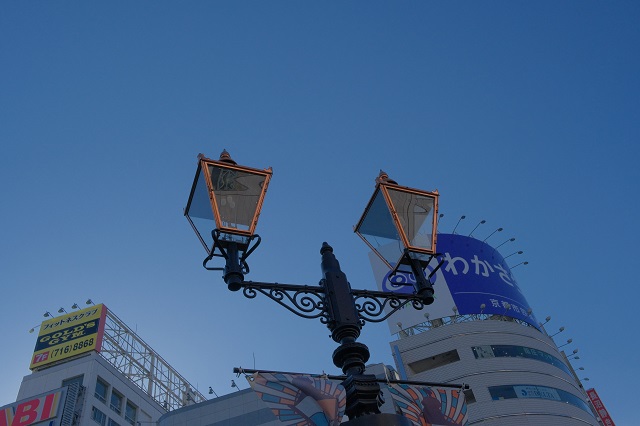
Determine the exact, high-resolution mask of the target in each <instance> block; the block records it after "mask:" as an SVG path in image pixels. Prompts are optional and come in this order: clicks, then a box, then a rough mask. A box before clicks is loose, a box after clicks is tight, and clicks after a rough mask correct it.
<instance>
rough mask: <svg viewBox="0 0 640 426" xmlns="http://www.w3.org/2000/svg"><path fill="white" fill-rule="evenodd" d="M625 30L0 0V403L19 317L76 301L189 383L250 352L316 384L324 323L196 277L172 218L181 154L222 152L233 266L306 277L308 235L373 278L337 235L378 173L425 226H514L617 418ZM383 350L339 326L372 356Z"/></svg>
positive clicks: (625, 333) (627, 217)
mask: <svg viewBox="0 0 640 426" xmlns="http://www.w3.org/2000/svg"><path fill="white" fill-rule="evenodd" d="M638 22H640V3H638V2H635V1H618V2H602V1H588V0H580V1H563V2H556V1H539V2H524V1H485V2H427V1H420V2H417V1H405V2H377V1H366V2H365V1H351V2H295V1H287V2H284V1H279V2H259V1H256V2H242V1H234V2H221V1H219V2H205V1H193V2H166V1H154V2H123V1H110V2H79V1H69V2H53V1H51V2H44V1H42V2H2V4H1V5H0V188H1V190H0V194H1V196H2V203H1V209H0V220H1V223H2V224H3V226H2V231H1V233H0V288H1V289H2V293H1V294H2V297H0V312H1V314H0V318H2V321H0V336H2V338H3V339H4V340H3V342H4V343H3V344H2V345H1V347H2V351H1V352H0V361H1V362H0V365H1V366H2V367H1V370H0V371H1V372H2V380H1V382H0V383H1V384H0V405H4V404H6V403H9V402H12V401H14V400H15V397H16V394H17V391H18V388H19V385H20V381H21V378H22V376H24V375H26V374H28V373H29V370H28V366H29V360H30V356H31V352H32V350H33V347H34V344H35V335H34V334H29V333H28V330H29V329H30V328H31V327H33V326H35V325H37V324H39V323H40V321H42V320H43V318H42V314H43V312H45V311H51V312H55V311H57V309H58V308H59V307H61V306H62V307H65V308H66V309H67V310H69V309H70V307H71V305H72V304H73V303H74V302H76V303H80V304H82V303H83V302H84V301H85V300H86V299H87V298H92V299H93V300H94V301H95V302H96V303H98V302H103V303H105V304H106V305H107V306H108V307H109V308H110V309H112V310H113V312H115V313H116V315H118V316H119V317H120V318H121V319H122V320H124V321H125V322H126V323H127V324H129V325H130V326H131V327H132V328H134V329H137V331H138V333H139V334H140V336H142V338H143V339H144V340H145V341H146V342H148V343H149V344H150V345H151V346H152V347H153V348H154V349H156V350H157V351H158V352H159V353H160V354H161V355H162V356H163V357H164V358H165V359H166V360H167V361H168V362H169V363H171V364H172V365H173V366H174V367H175V368H176V369H177V370H178V371H179V372H181V373H182V374H183V375H184V376H185V377H186V378H187V379H188V380H189V381H191V382H192V383H193V384H197V385H198V387H199V389H200V391H201V392H203V393H206V390H207V389H208V387H209V386H212V387H213V389H214V390H215V391H216V392H217V393H218V394H219V395H220V394H224V393H228V392H231V391H232V389H231V387H230V383H231V379H232V378H234V376H233V373H232V368H233V367H236V366H243V367H248V368H250V367H253V366H254V357H255V366H256V367H257V368H261V369H274V370H278V369H279V370H289V371H302V372H322V371H323V370H324V371H326V372H329V373H337V371H336V369H335V367H333V364H332V362H331V353H332V352H333V350H334V348H335V347H336V345H335V344H334V343H333V341H332V340H331V339H330V338H329V337H328V334H329V331H328V330H327V329H326V327H325V326H323V325H322V324H320V323H319V322H318V321H309V320H303V319H299V318H298V317H295V316H293V315H292V314H290V313H289V312H287V311H285V310H284V309H282V308H280V307H279V306H277V305H276V304H275V303H273V302H271V301H269V300H266V299H255V300H248V299H245V298H243V297H242V296H241V295H240V294H231V293H229V292H228V291H227V290H226V286H225V285H224V283H223V282H222V280H221V278H220V274H219V273H217V272H207V271H205V270H204V269H203V268H202V266H201V262H202V259H203V258H204V256H205V252H204V250H203V249H202V247H201V246H200V244H199V242H198V241H197V239H196V237H195V234H193V232H192V230H191V228H190V226H189V224H188V223H187V221H186V220H185V219H184V217H183V216H182V209H183V207H184V205H185V203H186V200H187V196H188V192H189V189H190V186H191V183H192V179H193V175H194V173H195V169H196V156H197V154H198V153H200V152H202V153H204V154H206V155H207V156H209V157H211V158H217V156H218V155H219V154H220V152H221V151H222V149H224V148H226V149H227V150H228V151H229V152H230V153H231V154H232V156H233V158H234V159H235V160H236V161H238V162H239V163H241V164H245V165H248V166H253V167H257V168H265V167H269V166H272V167H273V169H274V178H273V180H272V183H271V186H270V188H269V193H268V194H267V199H266V201H265V204H264V209H263V214H262V216H261V218H260V223H259V226H258V233H259V234H260V235H261V236H262V238H263V243H262V245H261V247H260V248H259V249H258V251H256V253H254V255H253V256H252V257H251V258H250V259H249V260H250V261H249V264H250V266H251V274H250V275H249V276H248V277H247V278H248V279H253V280H261V281H280V282H289V283H300V284H310V285H316V284H317V283H318V280H319V279H320V278H321V273H320V255H319V249H320V246H321V244H322V242H323V241H327V242H329V243H330V244H331V245H332V246H333V247H334V250H335V254H336V256H337V257H338V259H339V260H340V261H341V264H342V267H343V270H344V272H345V273H346V274H347V276H348V278H349V280H350V282H351V284H352V286H353V287H358V288H371V289H373V288H374V284H373V275H372V273H371V269H370V265H369V261H368V257H367V252H368V249H367V247H366V246H365V245H364V244H363V243H362V242H361V241H360V240H359V238H358V237H357V236H356V235H355V234H354V233H353V232H352V226H353V225H355V223H356V222H357V220H358V219H359V217H360V214H361V212H362V210H363V209H364V207H365V204H366V202H367V200H368V199H369V197H370V195H371V193H372V191H373V188H374V178H375V177H376V176H377V174H378V171H379V170H380V169H383V170H385V171H386V172H387V173H388V174H389V175H390V176H391V177H392V178H393V179H394V180H396V181H398V182H399V183H400V184H403V185H407V186H413V187H418V188H422V189H426V190H433V189H436V188H437V189H438V190H439V191H440V194H441V198H440V211H441V212H442V213H444V214H445V217H444V219H443V221H442V223H441V229H442V230H443V231H450V230H451V229H452V228H453V226H454V225H455V222H456V220H457V218H458V217H459V216H460V215H462V214H465V215H466V216H467V219H466V220H465V221H463V223H462V224H461V225H460V227H459V228H458V230H459V232H460V233H464V232H465V231H467V232H470V231H471V229H472V228H473V226H475V224H476V223H477V222H479V221H480V220H481V219H485V220H486V221H487V223H486V224H485V225H482V226H481V228H479V229H478V231H476V232H475V233H474V235H476V236H482V237H484V236H486V235H488V234H489V233H490V232H491V231H492V230H494V229H495V228H497V227H503V228H504V229H505V231H503V232H502V234H501V237H500V238H503V237H504V239H506V238H509V237H512V236H513V237H516V238H517V239H516V241H515V242H513V243H509V244H507V245H505V246H503V247H502V248H501V249H500V250H501V252H502V253H503V255H508V254H510V253H511V252H513V251H516V250H523V251H524V254H523V255H521V256H520V258H521V259H522V260H527V261H529V262H530V263H529V265H527V266H526V267H519V268H517V269H515V270H514V273H515V275H516V277H517V279H518V282H519V285H520V287H521V288H522V290H523V292H524V293H525V296H526V297H527V299H528V301H529V303H530V304H531V306H532V307H533V309H534V311H535V313H536V315H537V317H538V318H540V319H541V318H544V317H546V316H547V315H551V316H552V318H553V319H552V321H551V322H550V323H549V324H548V327H549V330H553V329H554V328H555V329H557V328H559V327H560V326H564V327H565V328H566V330H565V331H564V332H563V333H561V334H559V335H558V336H557V337H556V338H557V339H558V342H559V343H562V342H564V341H566V339H568V338H572V339H573V344H572V345H570V346H568V347H567V348H571V350H573V348H579V355H580V358H581V359H580V360H579V361H576V362H574V367H584V368H585V370H584V372H583V373H584V376H582V377H589V378H590V381H589V382H585V385H587V386H593V387H595V388H596V389H597V390H598V392H599V393H600V396H601V397H602V399H603V401H604V402H605V404H606V405H607V407H608V408H609V410H610V411H611V414H612V417H613V419H614V420H615V421H616V422H617V423H618V424H622V425H627V424H634V423H635V422H637V408H634V407H636V405H637V403H636V393H637V392H635V391H634V390H633V387H634V386H635V384H636V383H635V382H636V381H637V380H638V378H640V366H639V364H638V362H637V358H638V353H639V351H640V343H638V338H637V337H638V331H637V330H638V328H637V326H636V324H635V323H634V321H635V320H634V318H636V315H635V314H636V312H637V310H638V303H639V301H638V299H639V296H640V289H639V286H638V285H637V283H636V282H637V275H636V272H637V266H638V262H639V261H638V256H637V247H638V236H639V234H640V232H639V231H640V227H639V225H638V224H639V221H638V218H637V211H638V207H639V206H638V204H639V203H638V194H639V191H638V190H639V187H640V171H639V168H638V162H639V160H640V152H639V151H640V148H638V142H639V136H640V116H639V115H640V114H639V112H640V80H639V76H640V25H638ZM493 238H495V237H492V239H493ZM494 242H495V243H499V242H500V241H498V239H497V238H496V240H495V241H494ZM511 259H513V258H511ZM389 339H390V336H389V331H388V328H387V326H386V325H385V324H378V325H375V324H367V325H366V326H365V328H364V330H363V334H362V336H361V338H360V341H362V342H364V343H366V344H368V345H369V347H370V349H371V352H372V358H371V361H372V362H385V363H392V357H391V354H390V349H389V346H388V343H387V342H388V341H389ZM581 373H582V372H581ZM238 383H242V382H238ZM241 387H243V386H242V385H241Z"/></svg>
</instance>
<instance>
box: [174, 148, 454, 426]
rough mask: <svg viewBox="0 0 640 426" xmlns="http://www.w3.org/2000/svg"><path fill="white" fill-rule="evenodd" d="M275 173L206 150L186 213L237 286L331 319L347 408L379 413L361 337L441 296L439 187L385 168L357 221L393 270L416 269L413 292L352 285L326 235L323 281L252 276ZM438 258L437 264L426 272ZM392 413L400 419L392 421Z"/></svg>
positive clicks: (357, 414) (353, 415)
mask: <svg viewBox="0 0 640 426" xmlns="http://www.w3.org/2000/svg"><path fill="white" fill-rule="evenodd" d="M271 176H272V171H271V169H266V170H259V169H254V168H250V167H244V166H239V165H238V164H237V163H236V162H235V161H233V160H232V159H231V156H230V155H229V153H228V152H227V151H226V150H225V151H223V152H222V154H221V155H220V159H219V160H211V159H209V158H206V157H205V156H204V155H202V154H200V155H199V156H198V168H197V171H196V175H195V178H194V182H193V186H192V188H191V193H190V195H189V200H188V202H187V206H186V208H185V212H184V214H185V216H186V218H187V220H188V221H189V223H190V224H191V226H192V227H193V229H194V231H195V233H196V235H197V236H198V238H199V240H200V242H201V243H202V245H203V247H204V248H205V250H206V252H207V257H206V258H205V259H204V261H203V266H204V267H205V268H206V269H208V270H217V271H222V273H223V275H222V276H223V279H224V281H225V283H226V284H227V287H228V288H229V290H231V291H239V290H241V289H242V291H243V294H244V295H245V296H246V297H247V298H255V297H256V296H257V293H261V294H263V295H265V296H266V297H269V298H270V299H272V300H274V301H275V302H277V303H278V304H280V305H281V306H283V307H284V308H286V309H288V310H289V311H291V312H293V313H294V314H296V315H298V316H300V317H302V318H309V319H313V318H318V319H319V320H320V322H322V323H323V324H326V325H327V327H328V328H329V330H331V337H332V339H333V340H334V341H335V342H336V343H338V344H339V346H338V347H337V348H336V350H335V351H334V352H333V363H334V365H335V366H336V367H339V368H340V369H342V372H343V373H344V374H345V375H346V379H345V380H344V381H343V383H342V384H343V386H344V387H345V389H346V394H347V405H346V409H345V412H346V414H347V415H348V416H349V418H350V419H358V418H361V417H363V416H368V415H372V414H379V413H380V410H379V404H380V401H381V396H380V386H379V384H378V382H377V381H376V379H375V376H372V375H364V374H363V373H364V370H365V363H366V362H367V361H368V360H369V356H370V354H369V349H368V348H367V346H366V345H365V344H363V343H360V342H357V339H358V337H359V336H360V331H361V329H362V327H363V326H364V324H365V323H366V322H382V321H384V320H386V319H387V318H389V316H391V315H392V314H393V313H394V312H396V311H397V310H399V309H401V308H403V307H404V306H405V305H407V304H411V306H413V308H415V309H422V308H423V307H424V306H425V305H429V304H431V303H433V301H434V299H433V294H434V293H433V284H432V282H431V279H432V277H433V275H434V274H435V272H436V271H437V269H438V268H439V267H440V266H441V265H442V262H443V261H442V259H441V256H440V255H439V254H438V253H437V252H436V228H437V222H436V221H437V211H438V192H437V191H434V192H427V191H421V190H417V189H412V188H407V187H404V186H400V185H398V184H397V183H396V182H394V181H392V180H391V179H389V177H388V176H387V175H386V174H385V173H384V172H380V175H379V176H378V178H377V179H376V188H375V191H374V193H373V196H372V197H371V200H370V201H369V203H368V205H367V207H366V209H365V211H364V213H363V215H362V218H361V219H360V221H359V222H358V224H357V225H356V226H355V232H356V233H357V234H358V235H359V236H360V237H361V238H362V239H363V240H364V241H365V243H367V245H368V246H369V247H370V248H371V249H372V250H373V251H374V252H375V253H376V254H377V255H378V256H379V257H380V258H381V259H382V260H383V261H384V262H385V263H386V264H387V266H388V267H389V268H390V269H392V270H393V273H396V272H398V271H400V272H408V273H411V274H413V275H414V276H415V280H414V282H415V284H413V291H412V292H410V293H394V292H383V291H373V290H358V289H353V288H351V285H350V284H349V282H348V281H347V277H346V275H345V274H344V273H343V272H342V270H341V269H340V264H339V262H338V260H337V259H336V257H335V255H334V254H333V248H332V247H331V246H330V245H329V244H327V243H326V242H325V243H323V244H322V248H321V249H320V254H321V257H322V260H321V270H322V275H323V277H322V279H321V280H320V283H319V285H318V286H309V285H298V284H280V283H267V282H256V281H245V279H244V277H245V275H246V274H248V273H249V266H248V264H247V258H248V257H249V256H250V255H251V254H252V253H253V252H254V251H255V249H256V248H257V247H258V245H259V244H260V241H261V239H260V236H259V235H257V234H256V233H255V228H256V225H257V223H258V218H259V216H260V210H261V207H262V203H263V200H264V197H265V194H266V191H267V188H268V186H269V181H270V179H271ZM213 258H221V259H223V261H224V267H212V266H209V262H210V261H211V260H212V259H213ZM430 264H431V266H432V271H431V272H430V274H429V275H426V274H425V269H426V268H427V266H429V265H430ZM388 416H391V417H393V418H395V420H392V421H391V423H385V422H387V421H389V420H385V419H389V417H388ZM363 420H365V419H360V421H363ZM357 421H358V420H353V422H354V423H353V424H354V425H355V424H356V422H357ZM393 421H395V422H398V423H393ZM372 422H375V424H404V423H403V421H402V420H400V419H398V418H396V415H379V416H376V418H375V419H372V418H370V417H369V418H368V419H367V424H374V423H372ZM349 423H351V420H350V421H349ZM358 424H359V423H358ZM363 424H364V423H363Z"/></svg>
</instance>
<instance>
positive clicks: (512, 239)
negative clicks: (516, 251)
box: [495, 238, 516, 250]
mask: <svg viewBox="0 0 640 426" xmlns="http://www.w3.org/2000/svg"><path fill="white" fill-rule="evenodd" d="M515 240H516V239H515V238H509V239H508V240H507V241H505V242H504V243H502V244H500V245H499V246H497V247H495V249H496V250H498V249H499V248H500V247H502V246H503V245H505V244H507V243H508V242H509V241H515Z"/></svg>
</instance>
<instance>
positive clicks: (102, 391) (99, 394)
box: [94, 377, 109, 404]
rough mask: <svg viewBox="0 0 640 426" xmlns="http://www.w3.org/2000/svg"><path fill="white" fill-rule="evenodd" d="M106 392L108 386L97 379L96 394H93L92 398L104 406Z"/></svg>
mask: <svg viewBox="0 0 640 426" xmlns="http://www.w3.org/2000/svg"><path fill="white" fill-rule="evenodd" d="M108 390H109V384H108V383H107V382H105V381H104V380H102V379H101V378H100V377H98V381H97V382H96V392H95V393H94V396H95V397H96V398H97V399H99V400H100V401H102V402H104V403H105V404H106V402H107V391H108Z"/></svg>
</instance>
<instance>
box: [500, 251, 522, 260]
mask: <svg viewBox="0 0 640 426" xmlns="http://www.w3.org/2000/svg"><path fill="white" fill-rule="evenodd" d="M522 253H524V252H523V251H522V250H520V251H514V252H513V253H511V254H510V255H507V256H505V257H504V258H503V259H506V258H507V257H511V256H513V255H514V254H522Z"/></svg>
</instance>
